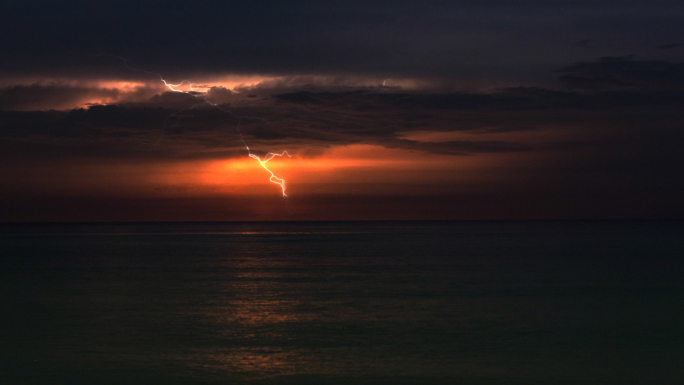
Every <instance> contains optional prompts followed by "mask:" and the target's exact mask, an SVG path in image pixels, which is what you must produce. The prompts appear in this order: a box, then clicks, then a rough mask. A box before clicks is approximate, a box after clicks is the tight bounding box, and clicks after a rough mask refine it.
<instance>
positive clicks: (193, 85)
mask: <svg viewBox="0 0 684 385" xmlns="http://www.w3.org/2000/svg"><path fill="white" fill-rule="evenodd" d="M107 56H112V57H115V58H117V59H120V60H121V61H122V62H123V64H124V66H125V67H126V68H128V69H130V70H132V71H138V72H143V73H146V74H150V75H155V76H159V79H160V80H161V81H162V82H163V83H164V86H165V87H166V88H168V89H169V90H171V91H173V92H180V93H183V94H186V95H190V96H192V97H194V98H195V99H197V100H201V103H198V104H195V105H193V106H190V107H189V108H187V109H186V110H184V111H187V110H190V109H192V108H194V107H197V106H199V105H202V104H209V105H210V106H212V107H215V108H218V109H219V110H221V111H223V112H225V113H226V114H228V115H230V116H232V117H234V118H235V119H237V121H238V124H237V132H238V134H239V135H240V141H241V142H242V144H243V145H244V146H245V149H246V150H247V155H248V156H249V157H250V158H252V159H254V160H256V161H257V162H259V164H260V165H261V167H263V168H264V170H266V171H268V173H269V174H271V177H270V178H269V179H268V180H269V181H270V182H271V183H275V184H277V185H279V186H280V189H281V190H282V192H283V198H286V197H287V194H286V193H285V180H284V179H283V178H279V177H277V176H276V175H275V174H274V173H273V171H271V170H270V169H269V168H268V167H266V163H268V161H269V160H271V159H273V158H274V157H276V156H278V157H281V156H285V155H287V156H288V157H292V155H290V154H289V153H288V152H287V151H283V152H281V153H279V154H278V153H273V152H269V153H268V154H266V156H265V157H264V158H263V159H262V158H261V157H259V156H258V155H256V154H253V153H252V150H251V149H250V148H249V146H248V145H247V142H245V138H244V137H243V136H242V131H240V124H241V123H242V120H243V119H257V120H261V121H264V122H266V119H263V118H257V117H252V116H237V115H235V114H234V113H232V112H231V111H228V110H226V109H224V108H223V107H221V106H219V105H218V104H215V103H212V102H210V101H209V100H207V99H206V98H204V97H202V96H201V95H202V92H200V91H197V90H195V88H196V87H197V88H203V89H206V88H209V87H207V86H204V85H200V84H197V83H193V82H191V81H189V80H183V81H181V82H180V83H178V84H171V83H169V82H167V81H166V80H165V79H164V77H163V76H162V75H161V74H158V73H156V72H150V71H145V70H141V69H139V68H134V67H131V66H129V65H128V60H127V59H126V58H123V57H120V56H115V55H107ZM183 84H187V85H188V87H189V89H190V91H183V90H180V89H178V87H181V86H182V85H183ZM172 116H173V115H172ZM165 124H166V123H165Z"/></svg>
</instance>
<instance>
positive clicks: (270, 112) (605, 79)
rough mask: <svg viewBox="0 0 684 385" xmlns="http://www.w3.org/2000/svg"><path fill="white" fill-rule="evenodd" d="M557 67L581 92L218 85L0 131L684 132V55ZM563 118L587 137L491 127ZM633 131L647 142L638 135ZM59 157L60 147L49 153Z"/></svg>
mask: <svg viewBox="0 0 684 385" xmlns="http://www.w3.org/2000/svg"><path fill="white" fill-rule="evenodd" d="M563 71H564V72H565V75H562V76H561V77H560V80H561V81H562V82H563V83H564V84H565V85H567V86H572V87H570V88H579V89H581V92H575V91H557V90H548V89H543V88H531V87H517V88H508V89H503V90H500V91H498V92H495V93H489V94H474V93H447V94H421V93H390V92H387V93H385V92H383V91H382V89H366V90H360V91H346V92H305V91H300V92H290V93H286V94H279V95H273V96H270V97H268V98H266V99H265V98H264V97H262V96H260V97H258V98H249V97H248V96H249V95H244V94H241V93H236V92H232V91H229V90H226V89H222V88H218V87H217V88H212V89H210V91H209V92H208V93H207V95H206V97H207V98H210V99H211V100H214V101H216V102H219V103H222V104H221V108H222V109H224V110H226V111H229V113H226V112H225V111H222V110H221V109H219V108H216V107H213V106H211V105H209V104H207V103H202V99H198V97H196V96H192V95H188V94H183V93H174V92H165V93H162V94H157V95H155V96H153V97H151V98H149V99H147V100H146V101H144V102H122V103H119V104H118V105H109V106H92V107H90V108H88V109H76V110H72V111H43V112H12V111H7V112H2V113H0V135H1V136H2V137H3V138H5V139H10V140H11V141H13V142H12V143H16V142H17V141H21V142H23V143H25V144H26V143H40V144H41V146H43V147H45V146H53V147H55V148H61V147H60V146H63V148H64V151H63V152H62V156H65V157H69V156H86V155H85V154H88V155H87V157H96V158H97V157H103V158H106V157H115V158H118V157H138V156H139V157H148V158H154V157H157V158H220V157H226V156H242V155H244V154H243V152H244V151H242V150H241V149H242V143H241V142H240V140H239V135H238V131H237V124H238V121H240V126H241V131H242V133H243V134H244V135H245V138H246V139H247V140H248V142H249V143H250V146H253V148H254V149H255V151H261V152H267V151H275V150H280V149H282V148H288V149H290V150H292V151H293V152H295V153H297V152H298V151H299V154H300V155H307V154H309V153H311V154H315V153H317V151H320V149H324V148H327V147H330V146H336V145H348V144H373V145H379V146H383V147H386V148H400V149H406V150H412V151H422V152H429V153H435V154H449V155H473V154H481V153H502V152H535V151H537V152H539V151H548V150H553V149H555V150H571V149H578V148H581V147H583V146H584V147H592V148H593V147H596V146H604V147H606V148H612V149H613V150H614V149H615V148H617V147H619V146H625V145H626V143H627V142H629V143H630V144H629V145H630V146H641V147H640V149H639V151H646V152H648V151H651V150H653V151H657V150H656V148H657V147H658V146H659V145H661V143H660V141H665V142H668V143H671V141H674V140H678V139H679V137H680V136H681V134H680V133H681V126H682V121H684V120H683V118H682V110H681V103H682V102H684V89H683V86H684V82H682V79H684V63H668V62H661V61H637V60H632V59H629V58H603V59H599V60H597V61H594V62H583V63H577V64H574V65H572V66H568V67H566V68H565V69H564V70H563ZM586 90H594V91H593V92H587V91H586ZM250 92H256V93H260V92H261V91H260V90H259V89H252V90H250ZM229 100H230V101H233V103H229V102H227V101H229ZM222 101H223V102H222ZM238 118H240V119H238ZM568 127H572V128H576V129H578V130H579V132H580V134H578V135H580V136H582V135H584V134H582V132H584V133H585V134H586V135H584V136H586V137H582V138H564V139H558V140H556V141H553V143H536V144H535V143H522V142H519V141H518V140H511V139H506V140H501V139H497V138H493V137H491V136H490V135H496V134H504V133H516V132H532V133H534V132H536V131H539V132H549V131H550V132H554V131H558V132H561V131H563V130H566V129H568ZM421 131H427V132H435V131H437V132H440V131H441V132H463V133H469V134H477V135H479V138H481V139H478V138H473V137H471V138H469V139H468V140H445V141H439V142H425V141H416V140H409V139H407V138H404V137H402V134H403V133H404V132H421ZM600 132H605V133H604V134H603V135H604V136H605V135H609V136H611V135H612V136H611V137H609V138H603V139H601V140H603V141H601V140H598V139H597V138H596V137H595V136H596V135H597V133H600ZM647 132H648V134H647ZM634 137H639V138H641V139H639V140H642V139H643V142H642V143H641V144H639V143H638V141H634ZM6 143H9V142H6ZM6 145H8V144H6ZM9 146H14V144H11V145H9ZM649 146H651V147H649ZM78 148H82V149H83V151H84V152H83V153H80V152H79V151H78V150H76V149H78ZM92 148H98V151H95V152H93V151H91V149H92ZM645 148H649V150H644V149H645ZM663 148H666V149H667V151H671V150H672V149H671V148H670V147H667V146H664V145H663ZM317 149H318V150H317ZM611 151H612V150H611ZM55 154H59V151H58V150H55ZM27 156H30V152H28V153H27ZM55 156H57V155H55Z"/></svg>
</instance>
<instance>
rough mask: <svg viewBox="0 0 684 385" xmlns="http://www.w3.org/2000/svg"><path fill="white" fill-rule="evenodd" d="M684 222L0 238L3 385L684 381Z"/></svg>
mask: <svg viewBox="0 0 684 385" xmlns="http://www.w3.org/2000/svg"><path fill="white" fill-rule="evenodd" d="M682 278H684V223H682V222H357V223H354V222H339V223H314V222H310V223H215V224H202V223H196V224H133V225H123V224H121V225H102V224H97V225H20V226H17V225H14V226H12V225H0V383H2V384H242V383H247V384H252V383H254V384H280V383H288V384H290V383H291V384H302V383H306V384H682V383H684V283H683V282H684V281H683V280H682Z"/></svg>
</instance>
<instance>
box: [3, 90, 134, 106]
mask: <svg viewBox="0 0 684 385" xmlns="http://www.w3.org/2000/svg"><path fill="white" fill-rule="evenodd" d="M119 94H120V92H119V91H118V90H116V89H102V88H96V87H79V86H68V85H60V84H39V83H38V84H32V85H27V86H24V85H15V86H8V87H3V88H0V110H5V111H7V110H10V111H11V110H40V109H44V108H46V107H48V108H54V109H62V108H69V107H72V106H74V105H78V104H81V103H82V102H83V101H84V100H87V99H89V98H98V99H113V100H115V99H116V98H117V97H118V96H119Z"/></svg>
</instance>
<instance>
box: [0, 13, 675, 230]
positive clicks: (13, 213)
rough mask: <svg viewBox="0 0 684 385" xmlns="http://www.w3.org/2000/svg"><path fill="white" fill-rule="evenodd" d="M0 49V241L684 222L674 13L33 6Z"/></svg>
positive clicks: (1, 24)
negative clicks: (109, 228) (10, 237)
mask: <svg viewBox="0 0 684 385" xmlns="http://www.w3.org/2000/svg"><path fill="white" fill-rule="evenodd" d="M0 33H1V34H2V36H3V38H2V39H0V52H1V53H2V61H0V162H1V163H0V180H1V181H2V183H0V199H1V200H2V202H3V203H2V205H0V222H15V221H20V222H31V221H53V222H61V221H66V222H70V221H196V220H197V221H230V220H403V219H425V220H429V219H454V220H459V219H502V220H504V219H642V218H643V219H672V218H683V217H684V203H683V201H684V200H683V199H682V196H684V178H683V177H682V175H683V172H684V170H683V169H684V151H682V148H681V147H682V145H683V144H684V47H683V46H682V44H683V43H684V3H682V2H681V1H650V2H644V1H630V0H626V1H609V0H594V1H554V0H551V1H549V0H544V1H542V0H530V1H514V2H510V1H487V0H482V1H420V2H415V1H402V0H398V1H392V2H376V1H368V0H366V1H358V2H357V1H344V2H333V1H330V2H320V1H317V2H313V1H296V0H295V1H288V2H269V1H244V2H232V1H220V2H218V1H217V2H205V1H192V2H191V1H184V2H144V3H140V2H125V1H113V2H47V1H46V2H37V1H23V2H5V3H3V5H1V6H0ZM162 78H163V79H164V80H166V81H168V82H170V83H180V82H182V81H183V80H187V81H189V82H192V83H194V84H195V85H194V86H192V89H191V88H190V87H189V86H188V85H187V84H184V85H182V86H179V87H177V88H176V89H177V90H180V91H183V92H173V91H172V90H171V89H170V88H167V87H165V85H164V82H163V81H162ZM238 117H239V119H238ZM238 122H239V123H240V127H239V128H238ZM240 133H242V135H243V139H244V141H245V143H246V144H247V145H248V146H249V148H250V150H251V152H252V153H253V154H255V155H257V156H260V157H261V158H262V159H263V158H264V157H265V156H266V154H267V153H269V152H278V153H280V152H281V151H284V150H286V151H287V152H288V153H289V154H290V155H291V158H288V157H282V158H274V159H273V160H271V161H269V162H268V163H267V166H268V168H269V169H270V170H271V171H273V173H274V174H275V175H276V176H277V177H280V178H282V179H284V180H285V187H286V192H287V198H284V197H283V196H282V191H281V189H280V186H278V185H277V184H274V183H271V182H270V181H269V177H270V175H269V173H268V171H267V170H265V169H264V168H262V166H261V165H260V164H259V162H258V161H256V160H255V159H252V158H250V157H249V156H248V155H249V153H248V151H247V149H246V148H245V145H244V144H243V142H242V141H241V139H240Z"/></svg>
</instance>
